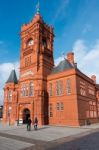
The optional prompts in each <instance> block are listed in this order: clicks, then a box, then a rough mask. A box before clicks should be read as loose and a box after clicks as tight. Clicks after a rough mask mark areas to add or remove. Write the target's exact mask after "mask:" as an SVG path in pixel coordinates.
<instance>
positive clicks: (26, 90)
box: [25, 84, 28, 96]
mask: <svg viewBox="0 0 99 150" xmlns="http://www.w3.org/2000/svg"><path fill="white" fill-rule="evenodd" d="M25 96H28V84H26V86H25Z"/></svg>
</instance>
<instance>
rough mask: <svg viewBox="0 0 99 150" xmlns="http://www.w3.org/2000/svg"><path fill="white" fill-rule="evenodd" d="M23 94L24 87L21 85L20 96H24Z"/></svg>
mask: <svg viewBox="0 0 99 150" xmlns="http://www.w3.org/2000/svg"><path fill="white" fill-rule="evenodd" d="M22 96H23V87H21V89H20V97H22Z"/></svg>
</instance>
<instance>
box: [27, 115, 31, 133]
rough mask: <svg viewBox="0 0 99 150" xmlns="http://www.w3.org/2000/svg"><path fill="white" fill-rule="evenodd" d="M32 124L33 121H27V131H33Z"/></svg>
mask: <svg viewBox="0 0 99 150" xmlns="http://www.w3.org/2000/svg"><path fill="white" fill-rule="evenodd" d="M31 123H32V121H31V119H30V118H28V121H27V131H30V130H31Z"/></svg>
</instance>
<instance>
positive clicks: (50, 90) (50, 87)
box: [49, 83, 52, 96]
mask: <svg viewBox="0 0 99 150" xmlns="http://www.w3.org/2000/svg"><path fill="white" fill-rule="evenodd" d="M49 96H52V83H50V84H49Z"/></svg>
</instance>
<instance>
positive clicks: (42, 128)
mask: <svg viewBox="0 0 99 150" xmlns="http://www.w3.org/2000/svg"><path fill="white" fill-rule="evenodd" d="M47 128H50V127H47V126H46V127H41V128H39V127H38V128H37V130H35V129H34V128H32V129H31V131H39V130H44V129H47Z"/></svg>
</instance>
